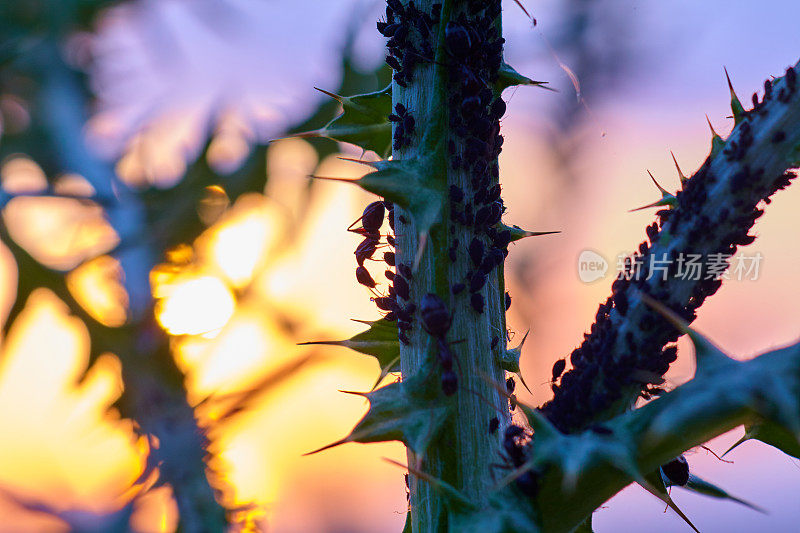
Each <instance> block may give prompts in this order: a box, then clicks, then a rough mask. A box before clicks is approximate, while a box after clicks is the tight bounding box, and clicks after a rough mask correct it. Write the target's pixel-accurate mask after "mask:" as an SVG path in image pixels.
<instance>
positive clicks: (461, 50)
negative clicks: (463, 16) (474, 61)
mask: <svg viewBox="0 0 800 533" xmlns="http://www.w3.org/2000/svg"><path fill="white" fill-rule="evenodd" d="M444 44H445V46H446V47H447V50H448V51H449V52H450V53H451V54H453V55H454V56H455V57H458V58H464V57H466V56H467V55H469V51H470V49H471V48H472V40H471V39H470V36H469V32H468V31H467V29H466V28H464V26H462V25H460V24H457V23H455V22H453V21H449V22H448V23H447V25H446V26H445V27H444Z"/></svg>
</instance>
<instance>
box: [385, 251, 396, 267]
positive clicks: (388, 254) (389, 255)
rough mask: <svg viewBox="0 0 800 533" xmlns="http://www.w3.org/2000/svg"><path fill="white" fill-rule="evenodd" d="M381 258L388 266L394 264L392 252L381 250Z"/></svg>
mask: <svg viewBox="0 0 800 533" xmlns="http://www.w3.org/2000/svg"><path fill="white" fill-rule="evenodd" d="M383 260H384V261H386V264H387V265H389V266H394V252H383Z"/></svg>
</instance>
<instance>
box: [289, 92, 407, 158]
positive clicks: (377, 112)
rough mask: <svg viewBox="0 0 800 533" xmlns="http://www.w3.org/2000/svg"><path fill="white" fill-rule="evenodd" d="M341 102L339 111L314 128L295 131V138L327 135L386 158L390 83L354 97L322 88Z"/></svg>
mask: <svg viewBox="0 0 800 533" xmlns="http://www.w3.org/2000/svg"><path fill="white" fill-rule="evenodd" d="M317 90H318V91H320V92H322V93H325V94H327V95H328V96H330V97H331V98H333V99H335V100H336V101H338V102H339V103H340V104H341V105H342V114H341V115H339V116H337V117H336V118H334V119H333V120H331V121H330V122H328V124H326V125H325V127H323V128H320V129H318V130H313V131H307V132H303V133H298V134H297V136H298V137H327V138H329V139H333V140H335V141H339V142H347V143H350V144H355V145H356V146H360V147H361V148H363V149H364V150H372V151H373V152H375V153H376V154H378V155H379V156H380V157H387V156H388V155H389V150H390V148H391V145H392V124H391V122H389V114H390V113H391V112H392V90H391V85H390V86H388V87H386V88H385V89H383V90H380V91H376V92H374V93H367V94H359V95H356V96H339V95H338V94H334V93H331V92H328V91H325V90H322V89H317Z"/></svg>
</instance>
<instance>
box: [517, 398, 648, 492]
mask: <svg viewBox="0 0 800 533" xmlns="http://www.w3.org/2000/svg"><path fill="white" fill-rule="evenodd" d="M525 415H526V416H528V421H529V422H530V424H531V427H532V428H533V436H534V445H533V448H532V451H533V454H532V456H531V458H530V460H529V462H530V463H531V464H532V465H533V466H534V467H541V466H546V465H550V466H551V467H556V468H558V469H559V470H560V473H561V475H562V479H563V481H562V483H563V485H562V487H563V490H564V491H566V492H570V491H573V490H574V489H575V487H576V485H577V482H578V477H579V475H580V473H581V472H585V471H588V470H590V469H591V468H594V467H597V466H598V465H600V464H603V463H605V464H609V465H611V466H613V467H614V468H615V469H617V470H619V471H620V472H622V473H624V474H626V475H627V476H629V477H630V478H631V479H633V480H636V481H639V482H644V477H643V475H642V473H641V472H640V471H639V467H638V466H637V464H636V459H635V452H634V445H633V443H632V442H630V439H627V438H626V436H625V435H621V434H617V433H610V434H608V435H605V434H600V433H596V432H594V431H585V432H583V433H580V434H577V435H564V434H562V433H560V432H559V431H558V430H557V429H556V428H555V427H554V426H553V425H552V424H551V423H550V421H549V420H547V418H546V417H545V416H544V415H543V414H541V413H540V412H539V411H538V410H535V409H530V410H527V411H525Z"/></svg>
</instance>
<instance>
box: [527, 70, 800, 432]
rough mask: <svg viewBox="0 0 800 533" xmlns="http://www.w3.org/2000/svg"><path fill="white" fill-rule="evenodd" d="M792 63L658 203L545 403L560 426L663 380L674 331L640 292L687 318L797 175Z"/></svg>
mask: <svg viewBox="0 0 800 533" xmlns="http://www.w3.org/2000/svg"><path fill="white" fill-rule="evenodd" d="M798 65H800V64H798ZM798 65H795V67H794V68H789V70H787V73H786V76H784V77H783V78H778V79H774V80H769V81H767V82H765V84H764V96H763V98H762V99H761V101H759V100H758V98H757V95H756V94H754V95H753V102H754V109H752V110H751V111H748V112H743V113H741V114H736V117H735V118H736V122H737V126H736V127H735V128H734V130H733V131H732V132H731V134H730V136H729V137H728V139H727V140H725V141H723V140H722V139H721V138H720V137H719V136H717V135H716V133H714V134H713V139H712V150H711V154H710V155H709V157H708V158H707V159H706V161H705V162H704V163H703V165H702V167H701V168H700V169H699V170H698V171H697V172H696V173H695V174H694V176H692V177H691V178H690V179H688V180H687V181H686V182H685V184H684V186H683V189H682V190H681V191H678V193H677V196H676V198H675V206H674V207H673V208H672V209H664V210H662V211H659V212H658V220H657V222H654V223H653V224H652V225H651V226H648V228H647V237H648V240H647V241H645V242H643V243H642V244H641V245H640V246H639V250H638V253H637V254H635V256H634V257H633V262H632V266H631V268H630V271H629V272H630V274H629V276H628V277H630V278H631V279H618V280H617V281H615V282H614V284H613V286H612V293H613V294H612V295H611V296H610V297H609V298H608V300H607V301H606V302H605V303H604V304H602V305H601V306H600V308H599V309H598V312H597V317H596V322H595V324H593V325H592V327H591V332H590V334H588V335H586V339H585V340H584V342H583V343H582V344H581V346H580V347H578V348H577V349H575V350H574V351H573V352H572V354H571V356H570V358H569V360H570V362H571V364H572V366H573V368H572V370H570V371H569V372H567V373H565V374H564V375H563V376H562V378H561V382H560V384H559V385H557V386H554V393H555V395H554V398H553V400H551V401H550V402H548V403H546V404H545V405H544V406H543V407H542V410H543V411H544V413H545V414H546V415H547V417H548V418H549V419H550V420H551V421H552V422H553V423H554V424H555V425H556V426H557V427H558V428H559V429H560V430H561V431H564V432H572V431H579V430H581V429H583V428H585V427H586V426H587V425H589V424H591V423H592V422H595V421H597V420H599V419H603V418H607V417H609V416H613V415H615V414H617V413H619V412H621V411H624V410H625V409H628V408H630V407H631V406H632V405H633V404H634V403H635V401H636V399H637V398H638V397H639V395H640V394H642V391H643V390H644V391H645V393H644V394H645V395H646V394H647V392H646V391H647V390H648V389H649V387H650V386H651V385H658V384H659V383H660V381H661V377H662V376H663V375H664V374H665V373H666V371H667V369H668V368H669V365H670V363H672V362H673V361H674V360H675V357H676V351H675V347H674V345H673V344H671V343H673V342H674V341H675V340H677V338H678V332H677V330H675V328H673V327H672V326H671V325H669V324H668V323H666V322H665V321H664V320H663V319H662V318H661V317H659V316H658V315H657V314H656V313H655V312H654V311H653V310H651V309H649V308H648V307H647V305H645V304H644V303H643V302H642V299H641V298H640V294H641V293H645V294H649V295H651V296H653V297H654V298H655V299H657V300H658V301H660V302H663V303H664V304H666V305H667V306H668V307H669V308H671V309H673V310H674V311H675V312H677V313H678V314H680V315H681V316H682V317H683V318H684V319H685V320H687V321H689V322H691V321H692V320H694V318H695V316H696V310H697V309H698V308H699V307H700V306H701V305H702V304H703V302H704V301H705V299H706V298H707V297H708V296H711V295H713V294H714V293H715V292H716V291H717V290H718V289H719V287H720V286H721V285H722V279H721V278H717V277H715V275H714V273H713V272H710V271H709V268H708V264H709V263H710V262H711V261H712V259H713V258H714V257H719V258H720V259H722V260H723V263H722V264H723V265H724V266H725V267H727V259H726V257H731V256H732V255H733V254H735V253H736V250H737V248H738V247H739V246H745V245H748V244H750V243H751V242H753V241H754V240H755V237H754V236H751V235H749V234H748V231H749V230H750V228H751V227H752V226H753V224H754V222H755V221H756V220H757V219H758V218H759V217H760V216H761V215H762V214H763V213H764V211H763V209H761V207H764V204H768V203H769V202H770V197H771V196H772V195H773V194H774V193H775V192H776V191H778V190H780V189H783V188H784V187H786V186H788V185H789V183H790V180H791V179H792V178H793V177H794V174H793V173H792V172H789V169H792V168H794V167H796V166H797V165H798V147H800V128H798V127H797V126H796V125H797V124H798V123H800V90H798V83H800V82H798V81H797V79H796V78H797V74H796V73H795V70H794V69H795V68H797V67H798ZM737 102H738V99H737ZM740 108H741V106H740ZM715 254H721V255H715ZM693 255H694V256H695V257H701V258H702V260H701V262H700V263H701V264H700V265H699V266H703V265H705V267H704V268H702V270H701V271H700V272H698V273H697V275H696V276H695V275H691V276H687V275H686V268H688V267H684V272H683V274H682V273H681V272H680V271H679V267H680V261H681V260H680V258H681V257H683V260H684V261H685V260H686V259H687V258H691V256H693ZM659 265H661V266H660V267H659ZM663 265H668V266H669V271H668V272H667V273H666V274H665V273H664V271H663V270H659V268H663Z"/></svg>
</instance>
